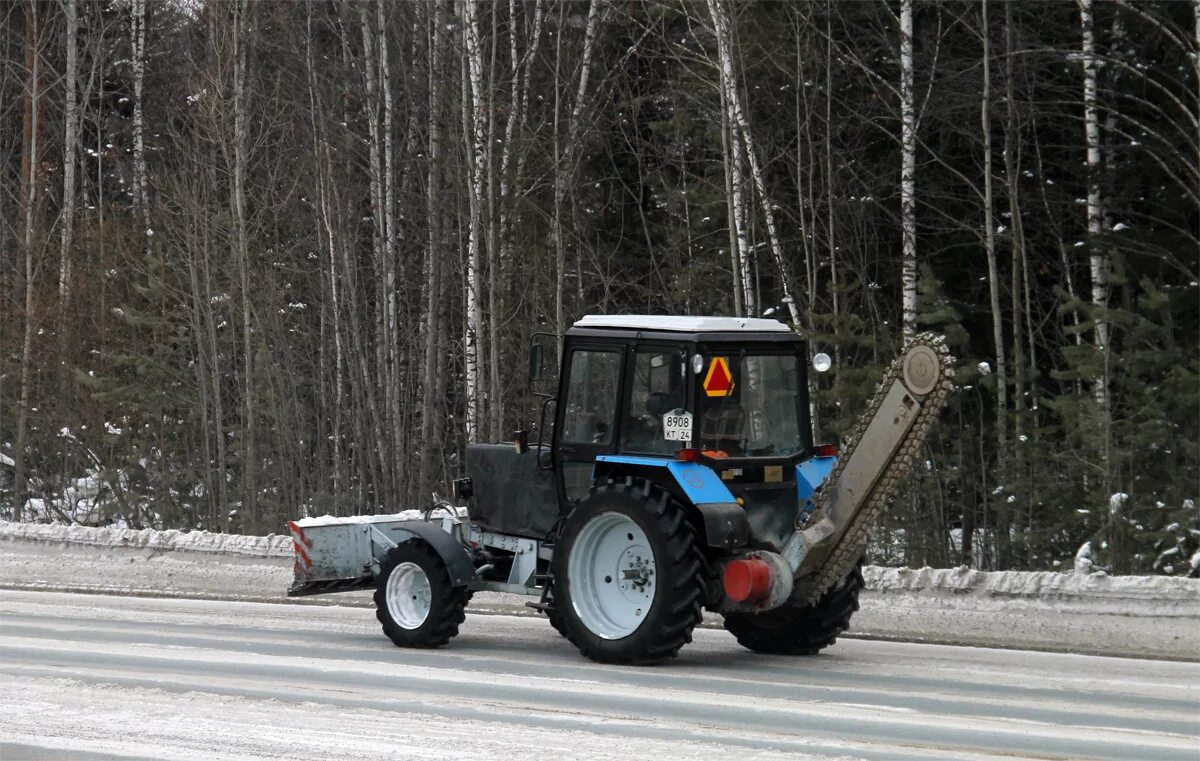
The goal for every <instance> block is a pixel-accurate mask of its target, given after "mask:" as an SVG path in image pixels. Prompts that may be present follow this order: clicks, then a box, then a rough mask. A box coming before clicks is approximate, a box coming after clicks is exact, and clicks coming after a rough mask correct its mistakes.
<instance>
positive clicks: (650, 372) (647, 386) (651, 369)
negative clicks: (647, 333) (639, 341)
mask: <svg viewBox="0 0 1200 761" xmlns="http://www.w3.org/2000/svg"><path fill="white" fill-rule="evenodd" d="M686 383H687V373H686V368H685V366H684V356H683V352H682V351H680V350H678V349H645V350H641V351H638V352H637V353H636V354H634V359H633V378H632V381H631V384H630V392H629V406H628V407H627V408H626V410H625V419H624V421H623V425H622V428H621V451H623V452H634V453H641V454H672V453H673V452H675V451H676V450H677V449H679V448H680V446H681V445H680V443H679V442H678V441H669V440H667V439H666V438H664V434H663V417H664V416H665V415H667V414H669V413H671V412H673V411H676V410H679V411H682V410H683V409H684V407H685V405H686V404H687V386H686Z"/></svg>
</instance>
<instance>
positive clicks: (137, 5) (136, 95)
mask: <svg viewBox="0 0 1200 761" xmlns="http://www.w3.org/2000/svg"><path fill="white" fill-rule="evenodd" d="M129 43H130V47H131V48H132V53H133V55H132V57H131V58H132V66H133V191H134V200H135V202H136V204H137V207H138V210H139V211H140V213H141V215H142V236H143V239H144V240H145V243H144V244H143V249H144V250H145V251H147V252H148V251H149V250H150V236H151V235H153V232H152V231H151V230H150V196H149V193H148V192H147V190H146V141H145V126H144V123H143V122H144V120H143V117H142V83H143V82H144V80H145V76H146V0H132V2H131V3H130V4H129Z"/></svg>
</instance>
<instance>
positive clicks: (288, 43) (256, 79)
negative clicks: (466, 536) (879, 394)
mask: <svg viewBox="0 0 1200 761" xmlns="http://www.w3.org/2000/svg"><path fill="white" fill-rule="evenodd" d="M0 155H3V156H4V157H5V161H4V163H3V172H4V176H3V183H0V256H2V258H0V283H2V284H3V285H2V288H0V517H7V518H9V519H12V520H61V521H82V522H88V523H105V524H106V523H109V522H112V521H118V522H121V523H124V524H125V525H130V526H134V527H142V526H150V527H155V528H185V529H208V530H218V531H236V532H246V533H266V532H271V531H278V530H280V528H281V526H282V525H283V522H284V521H285V520H287V519H290V518H293V517H296V516H299V515H302V514H317V515H320V514H324V513H333V514H351V513H360V512H391V511H395V510H397V509H402V508H406V507H412V506H418V505H423V504H426V503H428V501H429V499H430V496H429V495H430V493H431V492H433V491H438V492H441V493H445V491H446V483H447V482H448V480H449V479H451V478H453V477H455V476H456V475H458V470H459V462H460V460H461V454H462V451H463V447H464V446H465V445H466V444H467V443H468V442H470V441H475V440H503V439H504V438H506V437H507V436H509V435H510V433H511V431H512V430H513V429H516V428H529V427H530V426H531V425H532V423H533V421H534V420H535V419H536V406H535V401H534V400H533V399H532V398H531V397H530V396H529V395H528V393H527V389H526V379H525V371H526V367H527V359H526V357H527V350H528V340H529V336H530V334H531V333H532V332H535V331H549V332H559V333H561V331H562V330H564V328H565V327H566V326H569V325H570V323H571V322H572V321H573V320H574V319H575V318H577V317H579V316H581V315H583V314H587V313H664V314H738V315H764V316H776V317H778V318H780V319H783V320H786V321H788V322H790V323H793V324H794V325H795V326H796V327H797V328H798V329H799V330H800V331H801V332H803V333H804V334H805V335H807V336H808V337H809V339H810V341H811V344H812V348H813V350H814V351H826V352H828V353H829V354H831V355H833V357H834V368H833V370H832V371H831V372H830V373H828V374H826V375H820V376H814V381H813V382H814V386H815V388H814V391H815V393H816V398H817V409H818V413H819V414H818V431H819V438H822V439H824V440H836V438H837V437H838V436H840V435H841V434H843V433H845V432H846V431H847V430H848V429H849V428H850V426H851V425H852V423H853V419H854V416H855V415H856V414H857V412H858V411H860V410H861V409H862V408H863V404H864V401H865V400H866V398H867V397H868V396H869V395H870V393H871V392H872V391H873V386H874V383H875V382H876V381H877V380H878V378H880V377H881V374H882V371H883V368H884V367H885V365H886V363H887V362H888V361H890V359H891V357H893V356H894V354H895V352H896V351H897V350H898V348H899V346H900V345H901V342H902V340H903V336H904V335H905V334H906V333H908V332H911V331H915V330H925V329H931V330H936V331H939V332H942V333H944V334H946V335H947V336H948V339H949V342H950V344H951V347H952V349H953V352H954V353H955V355H956V356H957V357H958V368H957V379H956V382H957V386H958V390H957V391H956V392H955V393H954V394H953V396H952V399H951V401H950V403H949V406H948V409H947V410H946V412H945V413H944V415H943V417H942V422H941V425H940V426H938V427H937V428H936V429H935V431H934V433H933V435H932V437H931V439H930V440H929V441H928V443H927V447H926V458H925V460H924V462H922V463H920V464H919V465H918V467H917V469H916V472H915V473H914V474H913V476H912V477H911V478H910V482H909V484H908V487H907V490H906V492H905V493H904V495H903V496H902V497H901V498H900V499H899V500H898V501H897V504H896V505H895V507H894V509H893V510H892V512H891V514H890V516H889V518H888V519H887V523H886V525H884V526H882V527H881V528H880V530H879V533H878V536H877V537H876V542H875V544H874V545H873V554H874V557H873V560H875V561H876V562H886V563H900V564H909V565H914V566H919V565H925V564H930V565H934V566H951V565H958V564H967V565H971V566H973V567H978V568H985V569H1010V568H1014V569H1052V568H1058V567H1064V566H1065V567H1070V565H1071V563H1072V557H1073V556H1074V555H1075V554H1076V551H1077V549H1078V548H1079V547H1080V546H1081V544H1083V543H1084V542H1090V545H1089V546H1090V547H1091V548H1092V551H1093V559H1094V560H1095V562H1096V563H1097V564H1099V565H1103V566H1105V567H1108V568H1109V569H1110V570H1111V571H1113V572H1117V573H1134V572H1138V573H1146V572H1157V573H1167V574H1182V573H1186V572H1188V570H1189V563H1188V559H1189V557H1192V556H1193V553H1195V552H1196V551H1197V549H1198V548H1200V509H1198V508H1197V505H1196V502H1197V497H1198V496H1200V285H1198V281H1200V0H1197V1H1188V2H1149V1H1146V2H1134V1H1133V0H1128V1H1127V2H1121V1H1117V2H1108V1H1104V0H1096V1H1095V2H1093V1H1092V0H1077V2H1040V1H1038V2H1018V1H1016V0H991V1H990V2H924V1H922V0H899V1H898V2H804V3H784V2H761V3H731V2H728V0H690V1H684V0H671V1H669V2H666V1H664V2H657V1H651V2H616V1H612V0H609V1H606V0H590V1H588V2H582V1H581V2H561V1H559V0H524V1H523V2H516V0H508V1H507V2H505V0H499V1H498V2H475V0H455V1H454V2H451V0H412V1H411V2H391V1H388V0H338V1H336V2H332V1H323V2H318V1H316V0H294V1H292V2H248V0H220V1H219V2H217V1H213V0H209V2H204V1H203V0H96V1H94V2H87V1H86V0H23V1H22V2H16V1H13V2H5V3H2V4H0Z"/></svg>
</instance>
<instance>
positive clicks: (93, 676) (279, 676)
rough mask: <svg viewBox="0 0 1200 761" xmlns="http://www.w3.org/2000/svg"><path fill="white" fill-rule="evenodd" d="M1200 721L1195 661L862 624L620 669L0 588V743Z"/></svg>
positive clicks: (886, 735)
mask: <svg viewBox="0 0 1200 761" xmlns="http://www.w3.org/2000/svg"><path fill="white" fill-rule="evenodd" d="M1197 716H1200V664H1195V663H1179V662H1163V661H1152V660H1131V659H1119V658H1103V657H1096V656H1081V655H1064V654H1052V653H1034V652H1023V651H1012V650H989V649H983V648H963V647H949V646H941V645H920V644H906V643H896V642H876V641H865V640H846V641H843V642H839V643H838V644H837V645H836V646H835V647H833V648H832V649H830V650H828V651H826V653H824V654H822V655H820V656H817V657H813V658H802V659H788V658H776V657H767V656H758V655H754V654H752V653H749V652H747V651H745V650H742V649H741V648H739V647H738V645H737V644H736V643H735V642H734V641H733V639H732V638H731V637H730V636H729V635H727V634H726V633H724V632H721V631H714V630H698V631H697V632H696V641H695V642H694V643H692V644H691V645H690V646H688V647H686V648H684V650H683V652H682V654H681V656H680V657H679V658H678V659H676V660H674V661H672V662H669V663H667V664H664V665H660V666H655V667H644V668H625V667H614V666H602V665H599V664H595V663H591V662H589V661H586V660H583V659H582V658H581V657H580V656H579V655H578V654H577V653H576V652H575V651H574V649H573V648H572V647H571V646H570V645H569V643H567V642H566V641H565V640H563V639H561V638H560V637H558V635H557V634H555V633H554V631H553V630H552V629H551V628H550V627H549V625H547V624H546V623H545V622H544V621H542V620H538V619H531V618H519V617H513V616H503V615H470V616H468V617H467V621H466V623H465V624H464V625H463V628H462V633H461V634H460V636H459V637H458V638H457V639H455V640H454V641H453V642H452V643H451V644H450V646H449V647H447V648H444V649H441V650H436V651H415V650H401V649H397V648H394V647H392V646H391V644H390V643H389V642H388V641H387V640H386V639H384V638H383V636H382V634H381V633H380V632H379V629H378V625H377V624H376V622H375V620H374V617H373V614H372V612H371V611H369V610H364V609H362V608H343V607H326V606H306V605H283V604H265V603H250V602H224V601H212V600H180V599H151V598H134V597H120V596H107V595H75V594H63V593H53V592H25V591H0V758H3V759H4V761H22V760H24V759H61V758H78V759H84V760H85V761H98V760H99V759H108V758H133V759H188V761H194V760H195V759H215V758H253V759H263V758H278V759H295V758H308V759H321V760H324V759H359V758H363V759H368V758H379V759H382V758H387V759H409V758H411V759H425V758H428V759H459V758H461V759H472V761H478V759H500V760H501V761H508V760H509V759H517V758H538V759H543V758H545V759H557V758H587V759H613V760H614V761H615V760H617V759H621V760H622V761H623V760H624V759H635V758H637V759H640V758H659V759H664V760H665V759H670V760H671V761H676V760H677V759H730V758H736V759H738V760H739V761H742V759H775V758H778V759H783V758H788V759H812V758H838V759H845V758H850V759H879V760H880V761H896V760H898V759H906V760H911V761H925V760H926V759H942V758H945V759H978V758H1005V759H1012V758H1039V759H1077V758H1097V759H1136V760H1137V761H1145V760H1149V759H1153V760H1154V761H1170V760H1171V759H1183V760H1186V761H1196V759H1197V757H1198V756H1200V751H1198V750H1197V748H1198V742H1200V741H1198V739H1197V737H1198V735H1200V720H1198V719H1197ZM518 754H520V755H519V756H518Z"/></svg>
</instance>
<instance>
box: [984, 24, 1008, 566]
mask: <svg viewBox="0 0 1200 761" xmlns="http://www.w3.org/2000/svg"><path fill="white" fill-rule="evenodd" d="M980 19H981V24H980V36H981V37H982V39H983V89H982V97H981V99H980V106H979V125H980V133H981V137H982V140H983V246H984V250H985V251H986V253H987V268H988V296H989V300H990V306H991V310H992V342H993V344H994V346H995V348H996V357H995V359H996V482H997V484H999V486H1000V487H1001V488H1007V486H1008V360H1007V352H1006V351H1005V347H1004V314H1003V311H1002V310H1001V308H1000V272H999V267H998V266H997V263H996V220H995V218H994V202H993V197H992V184H993V183H992V50H991V30H990V28H989V26H988V4H987V0H982V2H981V3H980ZM999 504H1000V505H1001V506H1002V507H1001V508H1000V510H999V517H998V526H997V528H998V529H999V531H1000V534H999V546H1000V553H1001V558H1000V562H1001V565H1002V566H1004V565H1005V564H1006V563H1007V562H1008V535H1007V526H1008V515H1007V509H1006V508H1007V504H1008V503H1007V502H1005V501H1004V499H1003V498H1002V499H1001V501H1000V503H999Z"/></svg>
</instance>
